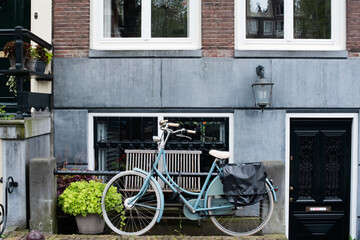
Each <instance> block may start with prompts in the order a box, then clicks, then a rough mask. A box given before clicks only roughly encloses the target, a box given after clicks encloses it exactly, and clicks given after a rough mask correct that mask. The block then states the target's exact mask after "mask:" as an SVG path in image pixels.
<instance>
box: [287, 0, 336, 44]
mask: <svg viewBox="0 0 360 240" xmlns="http://www.w3.org/2000/svg"><path fill="white" fill-rule="evenodd" d="M294 38H296V39H331V0H295V1H294Z"/></svg>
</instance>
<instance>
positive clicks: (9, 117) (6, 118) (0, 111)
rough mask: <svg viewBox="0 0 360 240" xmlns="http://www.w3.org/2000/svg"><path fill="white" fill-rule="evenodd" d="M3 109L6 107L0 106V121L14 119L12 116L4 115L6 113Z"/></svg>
mask: <svg viewBox="0 0 360 240" xmlns="http://www.w3.org/2000/svg"><path fill="white" fill-rule="evenodd" d="M5 107H6V106H5V105H0V115H3V116H0V119H3V120H10V119H12V118H14V117H15V116H14V115H6V111H5V109H4V108H5Z"/></svg>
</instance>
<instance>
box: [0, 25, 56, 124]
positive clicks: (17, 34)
mask: <svg viewBox="0 0 360 240" xmlns="http://www.w3.org/2000/svg"><path fill="white" fill-rule="evenodd" d="M0 36H13V37H14V39H15V54H16V65H15V69H0V74H1V75H6V76H15V80H16V91H17V112H16V116H15V118H16V119H23V118H24V114H26V113H29V112H30V110H31V108H35V109H36V110H40V109H41V110H44V109H45V108H49V109H51V94H45V93H34V92H27V91H24V89H23V82H24V79H30V77H34V78H35V79H36V80H38V81H51V80H52V79H53V76H52V75H51V74H44V73H40V72H36V71H29V70H27V69H25V68H24V66H23V59H24V55H23V45H24V42H23V40H24V37H27V38H29V39H30V40H32V41H34V42H36V43H37V44H39V45H40V46H42V47H44V48H46V49H48V50H51V49H52V45H51V44H49V43H47V42H46V41H45V40H43V39H41V38H40V37H38V36H36V35H35V34H33V33H32V32H30V31H29V30H27V29H24V28H22V27H20V26H17V27H15V29H0Z"/></svg>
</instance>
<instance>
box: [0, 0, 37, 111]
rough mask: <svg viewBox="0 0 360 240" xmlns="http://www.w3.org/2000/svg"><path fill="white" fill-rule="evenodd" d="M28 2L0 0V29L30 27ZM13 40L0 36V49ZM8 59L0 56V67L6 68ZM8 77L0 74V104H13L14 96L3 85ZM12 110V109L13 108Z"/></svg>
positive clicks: (26, 83) (29, 0)
mask: <svg viewBox="0 0 360 240" xmlns="http://www.w3.org/2000/svg"><path fill="white" fill-rule="evenodd" d="M30 2H31V0H0V29H13V28H15V26H22V27H24V28H26V29H30ZM10 40H14V38H13V37H4V36H1V37H0V51H2V50H3V46H4V45H5V43H6V42H8V41H10ZM8 68H9V60H8V59H7V58H0V69H8ZM7 79H8V77H6V76H1V75H0V104H1V105H7V106H8V107H9V106H11V105H12V106H13V105H14V104H15V103H16V98H15V96H14V94H13V93H10V92H9V88H8V87H7V86H6V85H5V84H6V82H7ZM29 85H30V84H29V81H28V80H27V81H26V82H25V84H24V89H28V88H29ZM13 111H14V110H13Z"/></svg>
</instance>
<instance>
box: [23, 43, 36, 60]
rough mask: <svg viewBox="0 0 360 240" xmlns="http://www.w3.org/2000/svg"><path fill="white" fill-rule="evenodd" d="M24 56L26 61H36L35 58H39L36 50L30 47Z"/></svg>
mask: <svg viewBox="0 0 360 240" xmlns="http://www.w3.org/2000/svg"><path fill="white" fill-rule="evenodd" d="M25 56H26V58H27V59H37V58H39V54H38V53H37V52H36V48H34V47H33V46H31V45H30V46H29V48H28V49H27V51H26V55H25Z"/></svg>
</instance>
